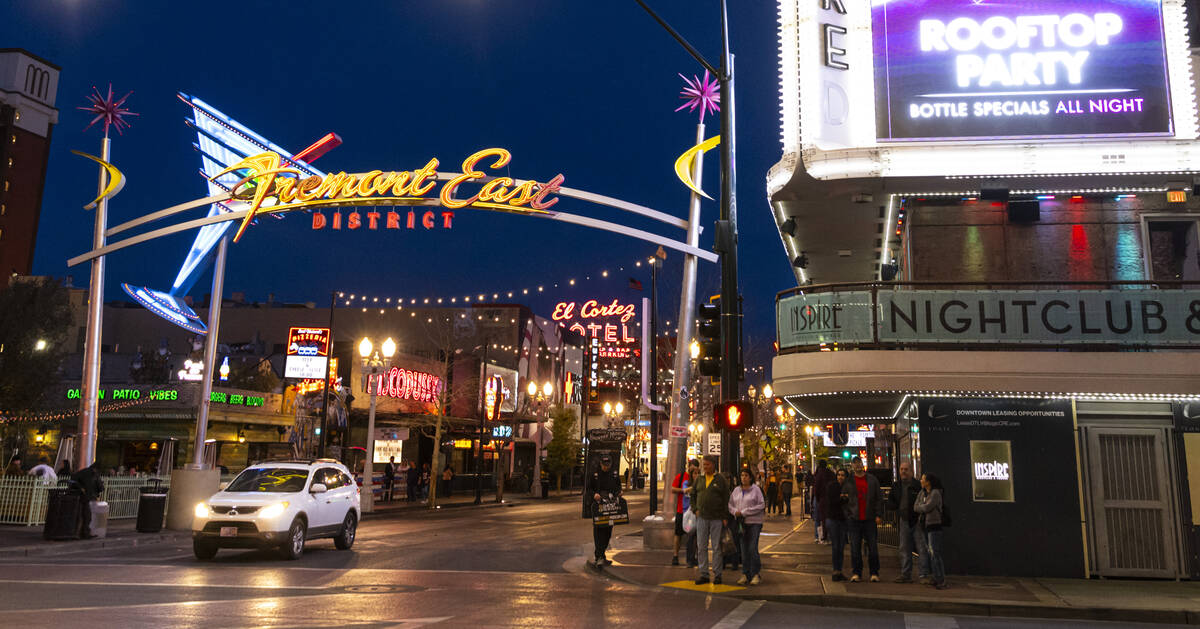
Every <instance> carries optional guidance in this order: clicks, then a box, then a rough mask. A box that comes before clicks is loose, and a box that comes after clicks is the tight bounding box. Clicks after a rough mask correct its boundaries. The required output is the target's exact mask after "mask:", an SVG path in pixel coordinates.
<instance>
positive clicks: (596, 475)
mask: <svg viewBox="0 0 1200 629" xmlns="http://www.w3.org/2000/svg"><path fill="white" fill-rule="evenodd" d="M583 495H584V497H585V499H587V500H589V507H588V513H590V514H592V515H593V516H595V515H596V507H597V505H598V504H599V503H600V502H601V501H603V502H609V501H612V500H619V499H620V497H621V479H620V478H618V477H617V472H616V470H614V469H613V468H612V455H609V454H602V455H600V469H598V470H596V471H595V472H592V475H591V476H589V477H588V479H587V486H586V487H585V488H584V490H583ZM612 532H613V525H612V523H606V524H597V523H596V522H595V521H594V520H593V521H592V542H593V543H594V544H595V548H596V553H595V554H596V562H595V564H594V565H595V567H596V568H602V567H604V566H611V565H612V562H611V561H609V559H608V556H607V555H606V554H605V553H606V552H607V551H608V543H609V542H610V541H611V540H612Z"/></svg>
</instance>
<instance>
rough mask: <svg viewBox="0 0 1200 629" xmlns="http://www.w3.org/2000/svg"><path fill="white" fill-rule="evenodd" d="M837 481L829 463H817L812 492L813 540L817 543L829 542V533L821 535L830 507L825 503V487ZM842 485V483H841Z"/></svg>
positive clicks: (822, 460) (821, 461)
mask: <svg viewBox="0 0 1200 629" xmlns="http://www.w3.org/2000/svg"><path fill="white" fill-rule="evenodd" d="M835 481H836V479H835V478H834V477H833V474H832V473H831V472H830V471H829V462H828V461H826V460H825V459H821V460H820V461H819V462H817V472H816V473H815V474H813V482H812V487H813V492H812V509H813V517H812V522H813V540H814V541H816V542H818V543H819V542H821V541H825V542H828V541H829V532H828V531H825V534H824V535H822V534H821V524H822V523H823V522H824V521H825V519H826V518H828V517H829V505H827V504H826V503H825V498H826V492H825V487H826V485H828V484H829V483H832V482H835ZM839 485H840V483H839Z"/></svg>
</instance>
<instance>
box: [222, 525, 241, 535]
mask: <svg viewBox="0 0 1200 629" xmlns="http://www.w3.org/2000/svg"><path fill="white" fill-rule="evenodd" d="M221 537H237V527H236V526H222V527H221Z"/></svg>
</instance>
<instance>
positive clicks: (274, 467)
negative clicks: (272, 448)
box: [192, 459, 360, 560]
mask: <svg viewBox="0 0 1200 629" xmlns="http://www.w3.org/2000/svg"><path fill="white" fill-rule="evenodd" d="M359 515H360V513H359V489H358V484H357V483H355V481H354V476H353V475H352V474H350V470H349V469H347V468H346V466H345V465H342V464H341V463H339V462H338V461H335V460H333V459H317V460H315V461H266V462H263V463H256V464H254V465H251V466H250V467H247V468H246V469H244V470H242V473H241V474H238V475H237V478H234V479H233V481H232V482H230V483H229V486H228V487H226V488H225V489H222V490H221V491H219V492H217V493H215V494H213V495H212V497H211V498H209V499H208V500H206V501H204V502H201V503H199V504H197V505H196V511H195V517H194V518H193V519H192V550H193V551H194V552H195V553H196V558H197V559H201V560H208V559H212V558H213V557H214V556H216V554H217V549H218V548H279V549H280V550H281V551H282V552H283V555H284V556H285V557H287V558H288V559H298V558H299V557H300V555H302V554H304V542H305V540H307V539H315V538H320V537H332V538H333V542H334V544H335V545H336V546H337V547H338V549H339V550H346V549H348V548H350V547H351V546H352V545H353V544H354V535H355V533H356V531H357V530H358V520H359Z"/></svg>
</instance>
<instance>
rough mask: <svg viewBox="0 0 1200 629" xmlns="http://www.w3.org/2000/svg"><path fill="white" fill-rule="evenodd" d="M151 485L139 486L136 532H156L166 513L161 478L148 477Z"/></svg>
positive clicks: (165, 500)
mask: <svg viewBox="0 0 1200 629" xmlns="http://www.w3.org/2000/svg"><path fill="white" fill-rule="evenodd" d="M150 482H152V483H154V484H153V485H147V486H145V487H140V488H139V489H138V491H140V492H141V493H140V495H139V496H138V509H137V531H138V533H157V532H159V531H161V530H162V527H163V518H164V517H166V515H167V490H165V489H163V488H162V480H160V479H157V478H152V479H150Z"/></svg>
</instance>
